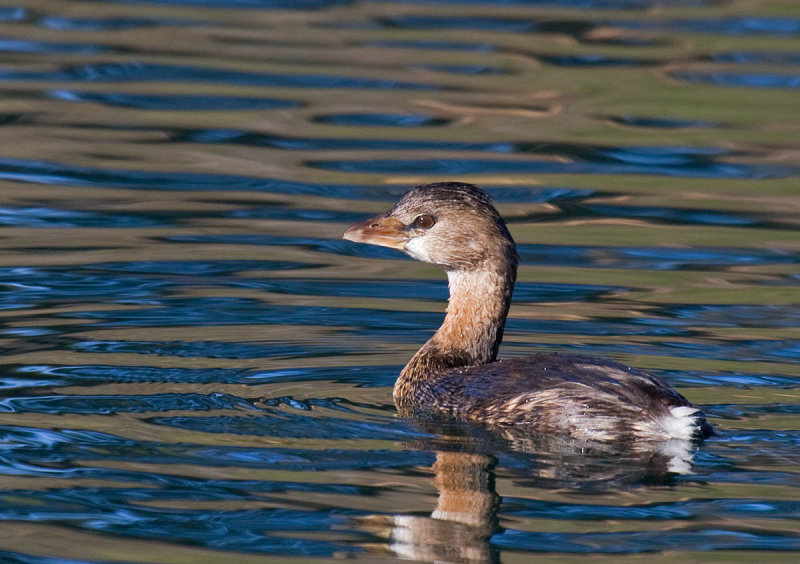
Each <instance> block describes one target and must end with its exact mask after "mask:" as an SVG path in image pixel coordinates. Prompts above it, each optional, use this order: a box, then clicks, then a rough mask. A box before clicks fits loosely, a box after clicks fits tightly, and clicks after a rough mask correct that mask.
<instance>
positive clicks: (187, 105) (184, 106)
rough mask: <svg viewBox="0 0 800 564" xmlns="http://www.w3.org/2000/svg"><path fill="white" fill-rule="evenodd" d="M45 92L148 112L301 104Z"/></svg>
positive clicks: (238, 98)
mask: <svg viewBox="0 0 800 564" xmlns="http://www.w3.org/2000/svg"><path fill="white" fill-rule="evenodd" d="M49 95H50V96H51V97H53V98H55V99H57V100H62V101H67V102H96V103H100V104H104V105H106V106H114V107H121V108H135V109H138V110H149V111H176V112H180V111H184V112H194V111H201V110H204V111H222V112H228V111H233V110H272V109H276V108H296V107H299V106H300V105H301V104H300V103H299V102H293V101H291V100H280V99H274V98H254V97H244V96H201V95H196V94H195V95H191V94H190V95H187V94H174V95H169V94H159V95H153V94H122V93H113V94H112V93H95V92H74V91H70V90H52V91H50V92H49Z"/></svg>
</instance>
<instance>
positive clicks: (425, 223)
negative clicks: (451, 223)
mask: <svg viewBox="0 0 800 564" xmlns="http://www.w3.org/2000/svg"><path fill="white" fill-rule="evenodd" d="M434 223H436V218H435V217H433V216H432V215H429V214H427V213H426V214H423V215H418V216H417V218H416V219H415V220H414V223H412V225H413V226H414V227H416V228H417V229H430V228H431V227H433V224H434Z"/></svg>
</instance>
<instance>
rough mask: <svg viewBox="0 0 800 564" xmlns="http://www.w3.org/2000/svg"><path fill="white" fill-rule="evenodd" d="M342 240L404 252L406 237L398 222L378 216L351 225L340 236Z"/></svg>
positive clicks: (403, 227)
mask: <svg viewBox="0 0 800 564" xmlns="http://www.w3.org/2000/svg"><path fill="white" fill-rule="evenodd" d="M342 239H347V240H348V241H353V242H355V243H369V244H370V245H380V246H381V247H389V248H390V249H397V250H398V251H402V250H405V246H406V241H408V235H407V233H406V230H405V226H404V225H403V224H402V222H400V221H399V220H397V219H395V218H393V217H383V216H378V217H372V218H370V219H366V220H364V221H361V222H359V223H356V224H355V225H351V226H350V227H348V228H347V231H345V232H344V235H342Z"/></svg>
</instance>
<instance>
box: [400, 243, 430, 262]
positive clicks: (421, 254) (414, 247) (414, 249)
mask: <svg viewBox="0 0 800 564" xmlns="http://www.w3.org/2000/svg"><path fill="white" fill-rule="evenodd" d="M405 250H406V254H407V255H408V256H410V257H411V258H413V259H417V260H421V261H422V262H433V259H431V256H430V255H429V254H428V249H426V248H425V245H424V244H423V243H422V241H421V240H420V237H414V238H412V239H409V240H408V241H407V242H406V249H405Z"/></svg>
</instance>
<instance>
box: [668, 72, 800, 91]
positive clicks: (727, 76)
mask: <svg viewBox="0 0 800 564" xmlns="http://www.w3.org/2000/svg"><path fill="white" fill-rule="evenodd" d="M672 76H674V77H675V78H677V79H678V80H684V81H686V82H707V83H710V84H714V85H717V86H732V87H737V88H787V89H796V88H800V75H786V74H765V73H761V74H755V73H741V72H739V73H732V72H722V71H718V72H700V71H680V72H675V73H672Z"/></svg>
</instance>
